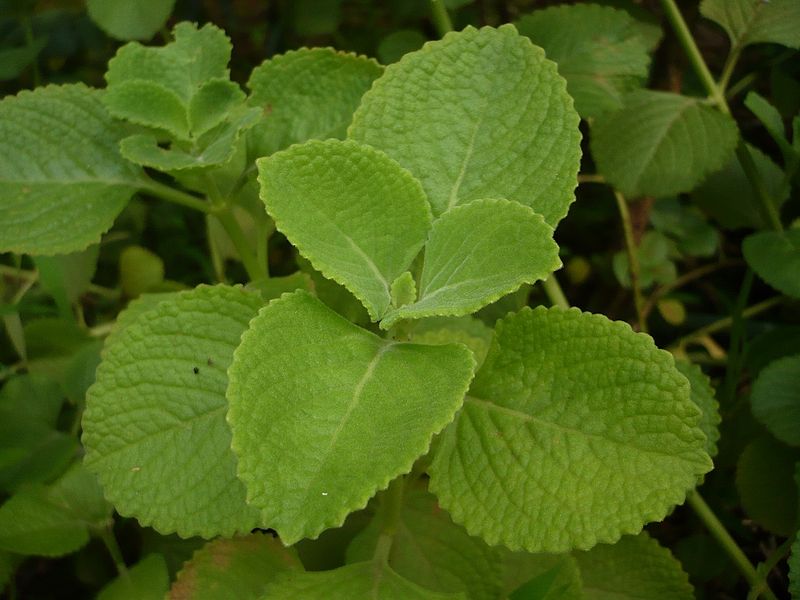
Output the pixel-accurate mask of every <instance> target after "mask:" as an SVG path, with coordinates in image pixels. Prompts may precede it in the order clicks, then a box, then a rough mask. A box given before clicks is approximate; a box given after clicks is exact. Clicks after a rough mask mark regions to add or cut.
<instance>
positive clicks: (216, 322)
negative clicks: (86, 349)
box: [83, 286, 261, 538]
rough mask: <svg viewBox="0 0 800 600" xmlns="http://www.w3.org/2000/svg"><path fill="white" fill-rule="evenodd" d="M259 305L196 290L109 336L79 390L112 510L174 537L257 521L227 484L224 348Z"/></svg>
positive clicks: (218, 290) (227, 351)
mask: <svg viewBox="0 0 800 600" xmlns="http://www.w3.org/2000/svg"><path fill="white" fill-rule="evenodd" d="M260 305H261V299H260V297H259V296H258V295H257V294H250V293H248V292H245V291H244V290H242V289H239V288H231V287H225V286H215V287H208V286H201V287H199V288H196V289H194V290H192V291H189V292H183V293H180V294H175V295H171V296H169V297H168V299H166V300H164V301H162V302H161V303H159V304H158V305H157V306H156V307H155V308H153V309H151V310H148V311H146V312H142V313H141V314H139V315H138V317H137V318H136V319H135V320H134V321H133V322H132V323H130V324H127V326H125V327H124V328H123V329H121V330H119V331H117V332H115V333H114V334H113V337H112V339H111V340H109V342H108V344H107V346H106V348H105V350H104V351H103V362H102V364H101V365H100V368H99V369H98V370H97V381H96V383H95V384H94V385H93V386H92V387H91V388H90V390H89V393H88V397H87V404H86V412H85V413H84V416H83V431H84V433H83V442H84V445H85V446H86V464H87V466H89V468H91V469H92V470H93V471H95V472H96V473H97V474H98V476H99V477H100V481H101V483H102V484H103V487H104V488H105V491H106V495H107V496H108V498H109V500H111V501H112V502H113V503H114V505H115V507H116V508H117V511H118V512H119V513H120V514H123V515H126V516H135V517H136V518H137V519H138V520H139V521H140V522H141V523H142V524H144V525H152V526H153V527H155V528H156V529H158V530H159V531H160V532H162V533H172V532H177V533H178V534H179V535H181V536H183V537H188V536H192V535H200V536H203V537H206V538H208V537H213V536H216V535H232V534H234V533H236V532H246V531H249V530H250V529H252V528H253V527H255V526H256V525H257V524H258V514H257V511H256V510H255V509H251V508H249V507H248V506H247V505H246V504H245V489H244V486H243V485H242V484H241V483H240V482H239V480H238V479H236V472H235V463H236V459H235V457H234V455H233V453H232V452H231V450H230V439H231V434H230V430H229V429H228V426H227V424H226V423H225V411H226V409H227V402H226V400H225V389H226V388H227V385H228V379H227V376H226V369H227V368H228V365H229V364H230V362H231V359H232V356H233V350H234V348H236V346H237V345H238V344H239V336H240V335H241V334H242V332H243V331H244V330H245V329H246V327H247V323H248V322H249V321H250V319H251V318H252V317H253V316H254V315H255V314H256V311H257V310H258V307H259V306H260ZM165 481H168V482H169V485H168V486H164V485H163V482H165Z"/></svg>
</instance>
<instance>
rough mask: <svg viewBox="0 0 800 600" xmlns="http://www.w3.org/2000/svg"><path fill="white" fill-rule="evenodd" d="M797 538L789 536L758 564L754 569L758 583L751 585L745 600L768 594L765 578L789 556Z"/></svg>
mask: <svg viewBox="0 0 800 600" xmlns="http://www.w3.org/2000/svg"><path fill="white" fill-rule="evenodd" d="M796 538H797V534H796V533H795V534H794V535H792V536H790V537H789V538H788V539H786V541H784V542H783V543H782V544H781V545H780V546H778V547H777V548H775V551H774V552H773V553H772V554H770V555H769V558H767V560H765V561H764V562H762V563H760V564H759V565H758V566H757V567H756V574H757V575H758V581H756V582H755V583H754V584H752V587H751V588H750V593H749V594H748V595H747V600H751V599H752V600H755V599H756V598H758V597H759V596H760V595H761V594H762V593H764V592H768V591H770V590H769V584H768V583H767V578H768V577H769V574H770V573H771V572H772V570H773V569H774V568H775V567H776V566H777V565H778V563H779V562H781V561H782V560H783V559H784V557H785V556H786V555H787V554H789V551H790V550H791V549H792V544H794V542H795V539H796Z"/></svg>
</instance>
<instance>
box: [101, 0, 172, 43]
mask: <svg viewBox="0 0 800 600" xmlns="http://www.w3.org/2000/svg"><path fill="white" fill-rule="evenodd" d="M174 6H175V0H137V1H136V2H128V0H87V2H86V9H87V11H88V12H89V17H90V18H91V19H92V21H94V22H95V23H97V25H98V26H99V27H100V29H102V30H103V31H105V32H106V33H107V34H108V35H110V36H111V37H114V38H116V39H118V40H149V39H150V38H151V37H153V36H154V35H155V34H156V33H158V30H159V29H161V28H162V27H164V25H166V23H167V19H168V18H169V16H170V14H172V8H173V7H174Z"/></svg>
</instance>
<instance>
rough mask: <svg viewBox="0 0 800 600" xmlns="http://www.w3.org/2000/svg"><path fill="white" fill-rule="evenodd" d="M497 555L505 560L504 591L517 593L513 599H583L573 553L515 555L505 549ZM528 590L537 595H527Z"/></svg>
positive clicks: (501, 548) (502, 548)
mask: <svg viewBox="0 0 800 600" xmlns="http://www.w3.org/2000/svg"><path fill="white" fill-rule="evenodd" d="M497 552H499V553H500V554H501V556H502V557H503V571H504V580H505V581H504V589H505V592H506V593H511V592H513V594H511V596H510V598H512V599H513V600H532V598H535V599H537V600H583V591H582V588H581V578H580V573H579V572H578V565H577V563H576V562H575V559H574V558H572V556H570V555H569V554H531V553H528V552H511V551H510V550H507V549H505V548H504V547H502V546H499V547H498V548H497ZM529 584H530V587H528V586H529ZM527 591H533V592H535V594H536V595H534V596H532V597H531V596H525V595H523V594H524V593H525V592H527Z"/></svg>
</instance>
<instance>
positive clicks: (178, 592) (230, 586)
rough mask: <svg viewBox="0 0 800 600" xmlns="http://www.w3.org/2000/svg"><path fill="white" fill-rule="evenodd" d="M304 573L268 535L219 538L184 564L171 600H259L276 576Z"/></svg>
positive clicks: (292, 553)
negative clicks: (234, 599)
mask: <svg viewBox="0 0 800 600" xmlns="http://www.w3.org/2000/svg"><path fill="white" fill-rule="evenodd" d="M289 569H291V570H300V571H302V570H303V566H302V565H301V564H300V561H299V560H298V558H297V555H296V553H295V551H294V550H292V549H289V548H285V547H284V546H283V545H282V544H281V543H280V542H279V541H278V540H277V539H275V538H274V537H272V536H271V535H269V534H263V533H254V534H252V535H249V536H246V537H237V538H233V539H218V540H214V541H213V542H209V543H207V544H206V545H205V546H203V547H202V548H201V549H200V550H198V551H197V552H195V553H194V556H192V559H191V560H189V561H187V562H186V564H184V565H183V569H181V571H180V573H178V577H177V579H176V580H175V583H173V584H172V589H171V590H170V592H169V599H170V600H225V599H226V598H236V600H258V599H259V598H261V597H262V596H263V593H264V588H265V587H266V585H267V584H268V583H270V582H271V581H272V580H273V579H274V578H275V576H276V575H277V574H278V573H281V572H283V571H286V570H289Z"/></svg>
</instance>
